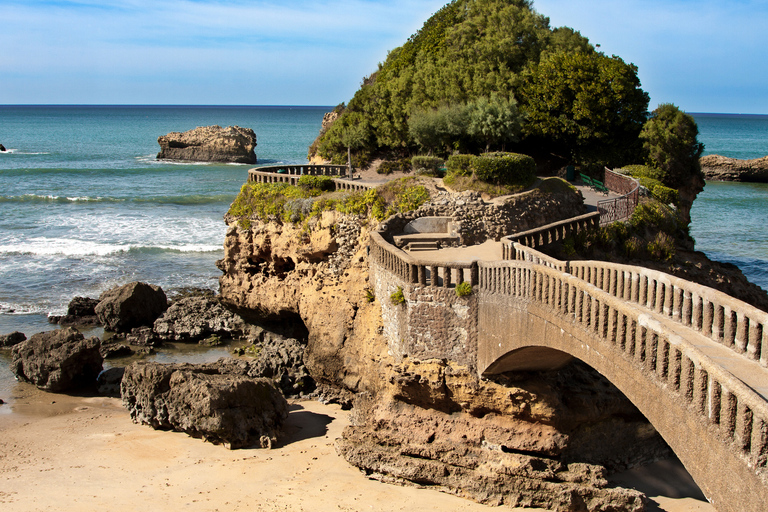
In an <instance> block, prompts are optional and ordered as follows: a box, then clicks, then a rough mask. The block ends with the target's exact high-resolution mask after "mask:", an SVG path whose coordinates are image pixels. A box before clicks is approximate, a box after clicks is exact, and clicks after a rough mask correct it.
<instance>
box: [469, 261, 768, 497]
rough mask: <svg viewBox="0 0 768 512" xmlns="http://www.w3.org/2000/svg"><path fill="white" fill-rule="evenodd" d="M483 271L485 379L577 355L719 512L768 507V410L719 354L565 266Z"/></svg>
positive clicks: (481, 359) (500, 266)
mask: <svg viewBox="0 0 768 512" xmlns="http://www.w3.org/2000/svg"><path fill="white" fill-rule="evenodd" d="M479 274H480V275H479V297H478V326H479V329H478V338H477V343H478V350H477V369H478V373H480V374H481V375H489V374H494V373H502V372H505V371H512V370H537V369H553V368H555V367H557V366H558V365H563V364H566V363H567V361H568V359H569V358H570V357H575V358H578V359H580V360H582V361H584V362H585V363H586V364H588V365H590V366H591V367H592V368H594V369H595V370H597V371H598V372H599V373H601V374H602V375H603V376H605V377H606V378H607V379H608V380H610V381H611V382H612V383H613V384H614V385H616V387H617V388H618V389H619V390H620V391H622V393H624V395H625V396H626V397H627V398H628V399H629V400H630V401H631V402H632V403H633V404H634V405H635V406H636V407H637V408H638V409H639V410H640V411H641V412H642V413H643V414H644V415H645V417H646V418H647V419H648V420H649V421H650V422H651V424H653V426H654V427H655V428H656V430H657V431H658V432H659V434H660V435H661V436H662V437H663V438H664V439H665V441H666V442H667V444H668V445H669V446H670V448H672V450H673V451H674V452H675V453H676V455H677V456H678V457H679V459H680V460H681V462H682V463H683V464H684V465H685V467H686V469H687V470H688V471H689V473H690V474H691V476H692V477H693V478H694V480H695V481H696V482H697V484H699V486H700V487H701V489H702V491H703V492H704V493H705V495H706V496H707V497H708V498H709V499H710V501H711V502H712V503H713V504H714V506H715V507H716V508H717V509H718V510H719V511H720V512H726V511H733V512H737V511H755V512H757V511H758V510H764V507H765V503H768V485H767V483H768V478H766V455H767V454H768V409H766V403H765V400H764V399H762V397H760V396H758V395H757V394H756V393H755V392H754V391H753V390H752V389H751V388H749V386H747V385H745V384H744V383H743V382H741V381H740V380H739V379H736V378H735V377H733V375H731V374H730V373H729V372H727V371H725V370H724V369H723V368H722V367H721V365H720V364H718V363H717V362H716V356H717V352H716V351H712V350H708V349H707V350H704V349H702V346H700V345H698V344H697V342H696V340H693V341H691V339H690V338H691V335H690V333H687V332H686V333H682V332H681V329H682V327H680V325H679V324H676V323H675V322H673V321H671V320H670V319H667V318H664V317H662V316H661V315H655V314H654V313H653V312H649V311H648V310H646V309H643V308H642V307H640V306H638V305H635V304H629V303H627V302H625V301H624V300H622V299H620V298H617V297H614V296H612V295H610V294H608V293H606V292H604V291H603V290H600V289H599V288H596V287H595V286H592V285H590V284H589V283H587V282H585V281H583V280H581V279H578V278H576V277H574V276H571V275H568V274H564V273H562V272H560V271H559V270H557V269H553V268H548V267H543V266H541V265H533V264H531V263H523V262H505V263H499V262H494V263H489V264H484V263H482V262H481V263H480V269H479ZM724 350H726V351H727V349H724ZM550 358H551V359H550ZM755 364H756V366H758V367H759V365H758V364H757V363H755Z"/></svg>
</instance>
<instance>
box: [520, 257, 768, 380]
mask: <svg viewBox="0 0 768 512" xmlns="http://www.w3.org/2000/svg"><path fill="white" fill-rule="evenodd" d="M513 249H514V251H515V259H516V260H520V261H528V262H532V263H537V264H539V265H544V266H547V267H551V268H555V269H558V270H560V271H562V272H567V273H570V274H572V275H574V276H576V277H578V278H579V279H582V280H584V281H586V282H588V283H590V284H591V285H594V286H596V287H598V288H600V289H601V290H603V291H606V292H608V293H610V294H611V295H613V296H614V297H617V298H620V299H623V300H626V301H631V302H634V303H636V304H639V305H641V306H643V307H645V308H647V309H648V310H650V311H653V312H655V313H659V314H661V315H664V316H666V317H668V318H671V319H672V320H674V321H676V322H678V323H680V324H682V325H684V326H686V327H690V328H692V329H694V330H696V331H698V332H700V333H701V334H703V335H704V336H706V337H708V338H709V339H711V340H712V341H715V342H717V343H719V344H721V345H723V346H725V347H728V348H729V349H731V350H732V351H734V352H736V353H738V354H740V355H742V356H743V357H746V358H747V359H749V360H752V361H756V362H758V363H760V365H761V366H763V367H766V368H768V331H767V330H766V326H768V313H766V312H765V311H762V310H760V309H758V308H756V307H754V306H751V305H750V304H747V303H746V302H743V301H740V300H738V299H735V298H733V297H731V296H730V295H727V294H725V293H723V292H720V291H718V290H715V289H713V288H709V287H707V286H703V285H700V284H696V283H692V282H690V281H687V280H685V279H681V278H679V277H675V276H672V275H669V274H666V273H664V272H660V271H657V270H652V269H649V268H645V267H636V266H632V265H621V264H618V263H609V262H605V261H560V260H557V259H555V258H552V257H550V256H547V255H546V254H543V253H541V252H539V251H536V250H535V249H531V248H530V247H526V246H524V245H522V244H519V243H516V244H514V245H513Z"/></svg>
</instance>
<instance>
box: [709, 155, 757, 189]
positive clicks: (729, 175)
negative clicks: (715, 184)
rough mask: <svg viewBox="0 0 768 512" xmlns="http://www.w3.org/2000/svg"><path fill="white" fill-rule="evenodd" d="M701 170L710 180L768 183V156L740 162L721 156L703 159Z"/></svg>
mask: <svg viewBox="0 0 768 512" xmlns="http://www.w3.org/2000/svg"><path fill="white" fill-rule="evenodd" d="M699 162H700V163H701V170H702V172H703V173H704V176H705V177H706V179H708V180H715V181H746V182H757V183H768V156H764V157H762V158H755V159H753V160H739V159H738V158H729V157H726V156H721V155H707V156H703V157H701V159H700V160H699Z"/></svg>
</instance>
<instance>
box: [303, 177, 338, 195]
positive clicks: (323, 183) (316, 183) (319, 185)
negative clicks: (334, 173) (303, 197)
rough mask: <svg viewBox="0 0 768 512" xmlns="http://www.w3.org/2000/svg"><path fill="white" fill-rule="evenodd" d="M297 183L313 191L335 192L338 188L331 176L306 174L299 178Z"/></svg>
mask: <svg viewBox="0 0 768 512" xmlns="http://www.w3.org/2000/svg"><path fill="white" fill-rule="evenodd" d="M296 185H297V186H298V187H299V188H302V189H304V190H311V191H315V190H316V191H319V192H333V191H334V190H336V184H335V183H334V182H333V178H331V177H330V176H310V175H308V174H305V175H303V176H301V177H300V178H299V181H298V182H297V183H296Z"/></svg>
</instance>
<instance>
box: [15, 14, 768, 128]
mask: <svg viewBox="0 0 768 512" xmlns="http://www.w3.org/2000/svg"><path fill="white" fill-rule="evenodd" d="M446 1H447V0H437V1H433V0H382V1H379V0H342V1H332V0H314V1H304V0H298V1H289V0H282V1H279V0H266V1H264V0H234V1H225V0H119V1H118V0H98V1H97V0H77V1H66V0H0V48H2V51H1V52H0V104H19V103H22V104H23V103H126V104H235V105H238V104H245V105H335V104H337V103H340V102H342V101H348V100H349V99H350V98H351V97H352V95H353V94H354V92H355V90H357V88H358V87H359V85H360V82H361V80H362V78H363V77H364V76H366V75H368V74H370V73H371V72H372V71H374V70H375V69H376V64H377V63H378V62H380V61H382V60H384V58H385V57H386V55H387V51H388V50H390V49H392V48H394V47H396V46H398V45H400V44H402V43H403V42H404V41H405V40H406V39H407V37H408V36H409V35H411V34H412V33H413V32H414V31H416V30H417V29H418V28H419V27H420V26H421V25H422V23H423V22H424V21H425V20H426V19H427V18H428V17H429V16H430V15H431V14H432V13H434V12H435V11H436V10H438V9H439V8H440V7H441V6H442V5H444V3H445V2H446ZM534 8H536V10H538V11H539V12H541V13H543V14H545V15H547V16H549V17H550V19H551V23H552V26H562V25H567V26H570V27H573V28H575V29H576V30H579V31H580V32H581V33H582V34H583V35H585V36H587V37H588V38H589V39H590V40H591V41H592V42H593V43H595V44H600V49H601V50H602V51H604V52H605V53H606V54H609V55H611V54H616V55H619V56H621V57H622V58H623V59H624V60H625V61H627V62H633V63H635V64H636V65H637V66H638V67H639V75H640V79H641V81H642V84H643V88H644V89H645V90H646V91H648V92H649V93H650V95H651V108H653V107H655V106H656V105H657V104H659V103H662V102H673V103H675V104H677V105H678V106H680V107H681V108H683V109H684V110H686V111H689V112H735V113H763V114H768V94H767V93H768V65H766V64H768V59H767V58H766V57H768V31H767V30H765V26H766V25H767V24H768V23H767V22H768V1H766V0H762V1H756V0H753V1H738V0H737V1H729V2H724V1H722V0H720V1H717V2H715V1H709V0H703V1H690V0H664V1H662V0H642V1H641V0H622V1H616V0H592V1H582V0H535V1H534Z"/></svg>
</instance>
